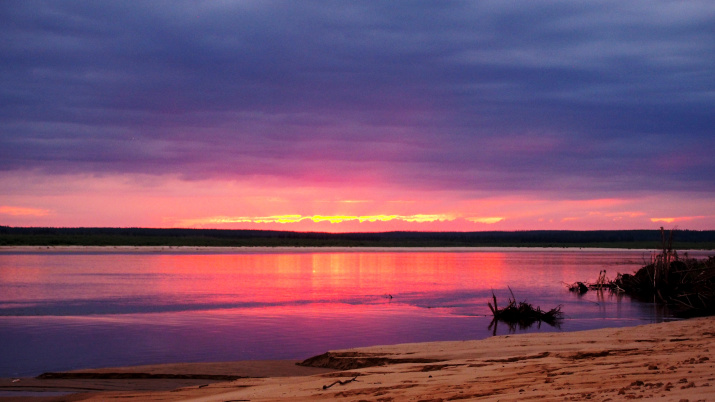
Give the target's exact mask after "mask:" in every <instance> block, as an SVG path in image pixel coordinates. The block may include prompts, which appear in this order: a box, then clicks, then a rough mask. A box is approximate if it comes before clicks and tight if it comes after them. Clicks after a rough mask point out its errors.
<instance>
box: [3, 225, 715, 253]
mask: <svg viewBox="0 0 715 402" xmlns="http://www.w3.org/2000/svg"><path fill="white" fill-rule="evenodd" d="M658 237H659V232H658V231H655V230H610V231H609V230H606V231H565V230H562V231H559V230H557V231H548V230H547V231H542V230H534V231H516V232H498V231H491V232H381V233H321V232H289V231H273V230H222V229H154V228H40V227H9V226H0V245H4V246H173V247H178V246H195V247H250V246H264V247H278V246H290V247H328V246H332V247H618V248H643V249H647V248H651V247H652V244H653V242H655V241H657V239H658ZM677 238H678V241H679V246H680V247H681V249H688V248H691V249H715V231H688V230H681V231H677Z"/></svg>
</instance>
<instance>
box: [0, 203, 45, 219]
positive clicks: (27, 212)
mask: <svg viewBox="0 0 715 402" xmlns="http://www.w3.org/2000/svg"><path fill="white" fill-rule="evenodd" d="M49 214H50V211H49V210H47V209H41V208H27V207H14V206H9V205H0V215H10V216H47V215H49Z"/></svg>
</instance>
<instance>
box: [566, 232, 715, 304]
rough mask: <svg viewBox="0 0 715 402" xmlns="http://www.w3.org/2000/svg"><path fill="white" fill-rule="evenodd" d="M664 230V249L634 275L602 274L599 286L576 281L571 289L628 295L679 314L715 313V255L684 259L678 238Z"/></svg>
mask: <svg viewBox="0 0 715 402" xmlns="http://www.w3.org/2000/svg"><path fill="white" fill-rule="evenodd" d="M677 233H679V232H677V231H675V230H671V231H670V232H669V233H666V231H665V230H664V229H663V228H662V227H661V228H660V247H659V250H658V253H656V254H653V255H652V256H651V261H650V263H649V264H646V265H645V266H643V267H642V268H640V269H639V270H637V271H636V272H635V273H633V274H621V273H619V274H618V275H617V276H616V279H614V280H608V279H607V278H606V276H605V271H601V273H600V275H599V280H598V281H597V283H595V284H589V285H585V284H583V283H582V282H576V283H575V284H573V285H570V286H569V289H570V290H572V291H574V292H578V293H585V292H586V291H588V289H598V290H601V289H609V290H611V291H614V292H624V293H626V294H627V295H629V296H632V297H634V298H636V299H639V300H643V301H650V302H655V303H660V304H665V305H668V306H669V307H670V308H672V309H673V310H674V311H675V313H676V314H677V315H680V316H697V315H714V314H715V256H711V257H709V258H707V259H701V260H698V259H695V258H689V257H688V254H687V252H685V253H683V254H684V255H683V257H680V255H679V254H678V252H677V251H676V250H675V249H674V247H673V240H674V237H675V235H676V234H677Z"/></svg>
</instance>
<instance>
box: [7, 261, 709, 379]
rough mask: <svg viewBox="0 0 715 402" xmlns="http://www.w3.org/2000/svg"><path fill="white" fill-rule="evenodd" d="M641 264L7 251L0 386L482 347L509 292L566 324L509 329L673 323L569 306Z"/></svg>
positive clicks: (615, 304) (660, 313) (595, 303)
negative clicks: (45, 376)
mask: <svg viewBox="0 0 715 402" xmlns="http://www.w3.org/2000/svg"><path fill="white" fill-rule="evenodd" d="M691 255H693V253H691ZM695 255H697V254H695ZM701 255H707V253H701ZM649 258H650V252H649V251H625V250H572V249H489V250H479V251H474V250H473V249H472V250H440V249H417V250H413V249H410V250H361V249H352V250H340V249H275V250H266V249H254V250H251V249H248V250H243V249H233V250H224V251H215V250H186V249H184V250H183V251H176V250H163V251H160V252H141V251H126V250H123V251H121V252H117V251H113V249H106V250H103V251H91V252H76V251H73V252H53V251H46V252H11V251H2V252H0V377H10V376H34V375H38V374H40V373H42V372H47V371H61V370H72V369H80V368H98V367H111V366H126V365H139V364H154V363H169V362H202V361H230V360H252V359H303V358H307V357H310V356H312V355H316V354H320V353H323V352H325V351H327V350H331V349H340V348H351V347H358V346H369V345H377V344H393V343H404V342H422V341H439V340H466V339H481V338H486V337H488V336H491V335H492V334H493V328H492V329H490V328H489V324H490V323H491V315H490V312H489V309H488V307H487V304H486V303H487V301H489V300H490V298H491V293H492V290H494V292H495V294H496V295H497V297H498V298H499V300H500V301H506V298H507V297H508V296H509V290H508V288H509V287H510V288H511V289H512V290H513V292H514V294H515V295H516V297H517V299H518V300H526V301H528V302H530V303H532V304H534V305H535V306H536V305H538V306H541V307H542V308H544V309H549V308H552V307H555V306H557V305H563V311H564V312H565V314H566V316H567V318H566V320H564V322H563V324H562V325H561V327H559V328H555V327H550V326H548V325H546V324H542V325H541V327H538V326H533V327H531V328H528V329H523V330H517V332H534V331H542V332H543V331H573V330H581V329H591V328H603V327H617V326H630V325H639V324H645V323H652V322H659V321H663V320H669V319H672V317H671V316H670V314H669V312H668V311H667V310H664V309H662V308H658V307H656V306H655V305H653V304H649V303H642V302H636V301H632V300H631V299H630V298H628V297H627V296H616V295H612V294H610V293H608V292H605V293H598V292H588V293H587V294H586V295H583V296H577V295H575V294H572V293H570V292H568V291H567V289H566V287H565V285H564V283H573V282H575V281H594V280H595V279H596V278H597V276H598V273H599V271H600V270H602V269H606V270H607V271H608V273H609V276H611V277H613V276H615V274H616V272H624V273H631V272H633V271H635V270H636V269H637V268H639V267H640V266H642V265H643V261H644V259H646V260H647V259H649ZM510 331H511V330H510V329H509V328H507V327H506V326H504V325H499V326H498V327H497V328H496V333H497V334H506V333H509V332H510Z"/></svg>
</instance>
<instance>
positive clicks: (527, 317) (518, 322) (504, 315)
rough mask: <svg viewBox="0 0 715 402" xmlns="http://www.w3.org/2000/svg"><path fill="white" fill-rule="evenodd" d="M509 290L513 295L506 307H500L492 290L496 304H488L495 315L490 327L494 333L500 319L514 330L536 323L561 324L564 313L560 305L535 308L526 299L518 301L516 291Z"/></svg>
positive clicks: (556, 325)
mask: <svg viewBox="0 0 715 402" xmlns="http://www.w3.org/2000/svg"><path fill="white" fill-rule="evenodd" d="M509 292H510V293H511V297H510V298H509V300H508V301H509V302H508V305H507V306H506V307H504V308H499V306H498V304H497V297H496V296H495V295H494V292H492V300H493V301H494V304H493V305H492V303H491V302H487V305H488V306H489V309H490V310H491V311H492V315H493V316H494V319H493V320H492V323H491V324H490V325H489V329H491V328H492V327H493V328H494V331H493V332H494V333H496V328H497V322H498V321H502V322H504V323H506V324H507V325H508V326H509V329H510V330H511V331H512V332H513V331H514V330H516V328H517V327H518V328H520V329H526V328H529V327H531V326H532V325H533V324H535V323H536V324H538V325H541V323H542V322H545V323H547V324H549V325H551V326H555V327H558V326H559V325H560V324H561V320H562V319H563V313H562V312H561V306H560V305H559V306H557V307H555V308H552V309H551V310H548V311H543V310H541V307H536V308H534V306H532V305H531V304H529V303H527V302H525V301H522V302H518V303H517V301H516V297H514V292H512V290H511V288H509Z"/></svg>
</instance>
